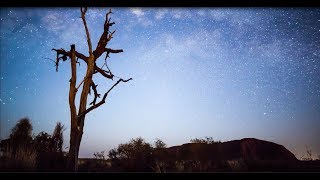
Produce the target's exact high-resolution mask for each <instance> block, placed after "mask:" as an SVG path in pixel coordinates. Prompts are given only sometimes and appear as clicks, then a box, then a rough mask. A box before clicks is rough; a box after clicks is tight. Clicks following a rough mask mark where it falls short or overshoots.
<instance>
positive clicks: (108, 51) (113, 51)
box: [105, 48, 123, 54]
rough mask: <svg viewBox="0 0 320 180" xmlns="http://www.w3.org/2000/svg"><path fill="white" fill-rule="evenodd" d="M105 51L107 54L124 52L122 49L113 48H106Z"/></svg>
mask: <svg viewBox="0 0 320 180" xmlns="http://www.w3.org/2000/svg"><path fill="white" fill-rule="evenodd" d="M105 51H106V52H107V54H110V53H121V52H123V50H122V49H111V48H105Z"/></svg>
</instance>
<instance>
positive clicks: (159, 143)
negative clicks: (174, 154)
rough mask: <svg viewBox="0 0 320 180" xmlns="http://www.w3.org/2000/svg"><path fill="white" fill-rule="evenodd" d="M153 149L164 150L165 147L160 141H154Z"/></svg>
mask: <svg viewBox="0 0 320 180" xmlns="http://www.w3.org/2000/svg"><path fill="white" fill-rule="evenodd" d="M154 145H155V148H166V147H167V145H166V143H164V142H163V141H162V140H161V139H156V141H155V143H154Z"/></svg>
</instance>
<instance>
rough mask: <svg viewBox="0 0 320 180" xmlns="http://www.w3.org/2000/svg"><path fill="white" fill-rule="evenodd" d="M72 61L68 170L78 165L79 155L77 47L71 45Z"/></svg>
mask: <svg viewBox="0 0 320 180" xmlns="http://www.w3.org/2000/svg"><path fill="white" fill-rule="evenodd" d="M70 53H71V55H70V59H71V79H70V90H69V106H70V115H71V132H70V148H69V161H68V168H70V170H73V169H74V167H75V164H77V163H76V162H77V158H75V157H78V156H77V153H76V149H75V142H76V139H77V108H76V105H75V97H76V93H77V92H76V91H77V90H76V82H77V62H76V55H75V45H74V44H73V45H71V51H70Z"/></svg>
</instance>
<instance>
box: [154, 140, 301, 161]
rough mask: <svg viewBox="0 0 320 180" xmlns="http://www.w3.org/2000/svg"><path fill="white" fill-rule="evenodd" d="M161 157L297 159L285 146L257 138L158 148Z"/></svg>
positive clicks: (256, 159)
mask: <svg viewBox="0 0 320 180" xmlns="http://www.w3.org/2000/svg"><path fill="white" fill-rule="evenodd" d="M157 153H159V157H160V159H166V160H169V159H171V160H173V159H175V160H235V159H243V160H248V161H260V160H265V161H297V158H296V157H295V156H294V154H293V153H292V152H290V151H289V150H287V149H286V148H285V147H284V146H282V145H279V144H276V143H273V142H270V141H265V140H259V139H255V138H243V139H241V140H232V141H227V142H215V143H212V144H206V143H187V144H183V145H181V146H172V147H169V148H163V149H158V150H157Z"/></svg>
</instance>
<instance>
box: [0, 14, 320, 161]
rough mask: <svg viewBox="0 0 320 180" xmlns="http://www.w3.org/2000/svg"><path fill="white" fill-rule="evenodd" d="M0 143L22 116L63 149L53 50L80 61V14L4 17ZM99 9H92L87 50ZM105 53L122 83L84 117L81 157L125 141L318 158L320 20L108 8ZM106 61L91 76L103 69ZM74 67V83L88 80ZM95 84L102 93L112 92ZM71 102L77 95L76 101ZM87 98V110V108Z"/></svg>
mask: <svg viewBox="0 0 320 180" xmlns="http://www.w3.org/2000/svg"><path fill="white" fill-rule="evenodd" d="M0 12H1V21H0V31H1V40H0V42H1V44H0V47H1V48H0V59H1V71H0V72H1V76H0V78H1V79H0V82H1V84H0V85H1V87H0V89H1V94H0V103H1V104H0V107H1V116H0V119H1V138H6V137H8V135H9V134H10V130H11V128H12V127H13V126H14V125H15V124H16V122H17V121H18V120H19V119H21V118H23V117H29V118H30V119H31V121H32V124H33V129H34V130H33V133H34V134H35V135H36V134H38V133H39V132H41V131H46V132H49V133H51V132H52V131H53V128H54V126H55V124H56V122H58V121H60V122H62V123H63V124H64V125H65V127H66V130H65V133H64V138H65V147H67V146H68V143H69V131H70V122H69V121H70V115H69V105H68V92H69V79H70V77H71V75H70V62H69V61H66V62H61V63H60V65H59V72H56V71H55V67H54V63H53V62H52V61H50V60H48V58H51V59H54V58H55V56H56V53H55V52H54V51H51V49H52V48H56V49H59V48H64V49H66V50H69V49H70V45H71V44H75V45H76V49H77V51H78V52H82V53H84V54H85V55H88V47H87V42H86V36H85V30H84V27H83V24H82V20H81V18H79V17H80V8H1V9H0ZM106 12H108V8H89V9H88V12H87V23H88V27H89V31H90V33H91V39H92V43H93V47H96V44H97V42H98V40H99V37H100V35H101V33H102V32H103V23H104V20H105V13H106ZM113 12H114V13H113V14H112V16H111V17H112V20H113V21H115V22H116V24H115V25H114V26H112V27H111V30H116V33H115V35H114V38H113V39H112V40H111V42H110V43H109V44H108V47H110V48H115V49H118V48H122V49H123V50H124V52H123V53H120V54H111V58H110V59H109V60H108V61H109V63H108V65H109V67H110V69H111V70H112V72H113V73H114V74H115V75H116V76H119V77H122V78H125V79H126V78H130V77H132V78H133V81H130V82H128V83H121V84H119V85H118V86H117V87H116V88H115V89H114V90H113V91H112V92H111V93H110V94H109V96H108V99H107V102H106V104H104V105H103V106H101V107H100V108H98V109H96V110H95V111H92V112H91V113H89V114H88V115H87V117H86V122H85V128H84V135H83V139H82V143H81V148H80V157H93V153H94V152H97V151H103V150H106V151H108V150H110V149H111V148H114V147H116V146H117V145H118V144H120V143H125V142H128V141H129V140H130V139H131V138H135V137H139V136H141V137H143V138H144V139H145V140H146V141H147V142H150V143H152V142H154V141H155V139H156V138H160V139H162V140H163V141H164V142H166V143H167V145H168V146H173V145H179V144H183V143H187V142H189V140H190V139H192V138H202V137H205V136H212V137H213V139H214V140H221V141H228V140H234V139H241V138H245V137H253V138H258V139H264V140H268V141H273V142H276V143H279V144H282V145H284V146H285V147H286V148H288V149H289V150H290V151H292V152H293V153H294V154H295V155H296V156H297V157H298V158H300V157H301V156H302V155H304V154H305V150H306V146H308V147H309V148H311V150H312V153H313V155H314V158H316V157H317V155H319V154H320V141H319V137H320V131H319V130H320V78H319V77H320V69H319V68H320V9H305V8H300V9H299V8H293V9H290V8H114V9H113ZM103 59H104V55H103V56H101V59H99V61H100V62H99V65H102V64H103V62H104V60H103ZM85 68H86V67H85V64H84V63H81V65H80V68H78V70H79V72H78V82H77V84H79V81H80V80H81V79H82V77H83V76H84V73H85ZM95 76H96V77H95V78H94V80H95V82H96V84H98V85H99V86H98V87H97V89H98V91H99V93H100V94H103V93H104V92H105V91H106V90H107V89H109V87H110V86H112V84H113V83H114V82H112V81H111V80H107V79H105V78H104V77H100V75H99V74H96V75H95ZM78 97H79V93H78ZM91 98H93V96H90V98H89V100H88V102H91Z"/></svg>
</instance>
